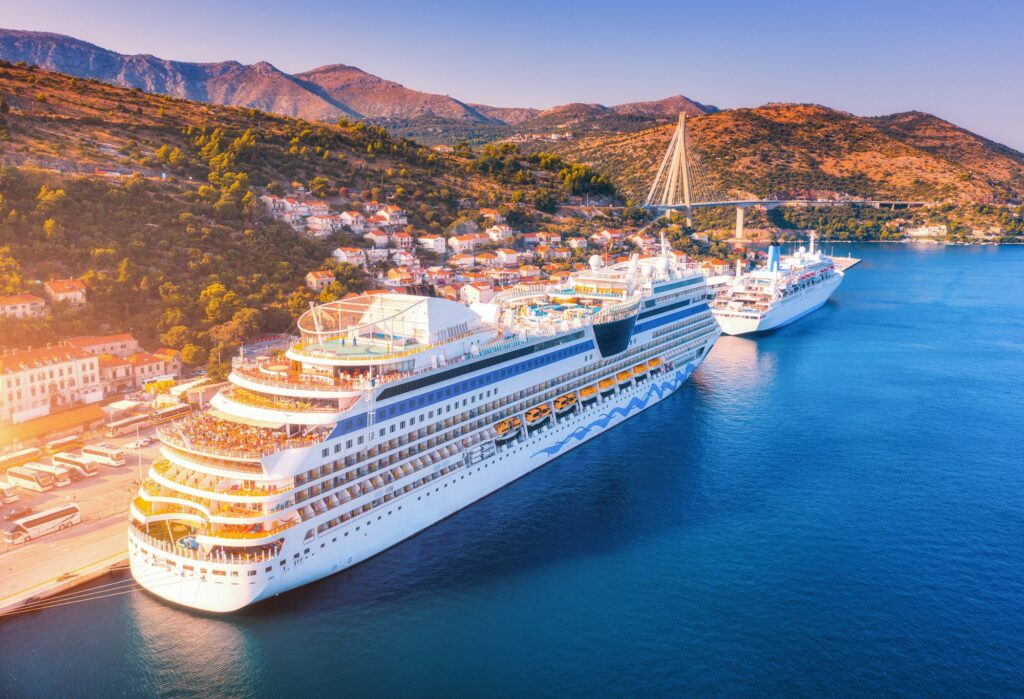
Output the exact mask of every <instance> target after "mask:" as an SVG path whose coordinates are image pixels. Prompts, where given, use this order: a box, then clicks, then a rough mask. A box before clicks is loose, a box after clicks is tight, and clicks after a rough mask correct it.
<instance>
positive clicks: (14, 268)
mask: <svg viewBox="0 0 1024 699" xmlns="http://www.w3.org/2000/svg"><path fill="white" fill-rule="evenodd" d="M21 285H22V279H21V265H20V264H19V263H18V261H17V260H16V259H14V256H13V255H12V254H11V249H10V248H9V247H7V246H6V245H5V246H4V247H2V248H0V294H16V293H18V292H19V291H21Z"/></svg>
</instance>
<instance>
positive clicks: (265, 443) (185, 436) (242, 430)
mask: <svg viewBox="0 0 1024 699" xmlns="http://www.w3.org/2000/svg"><path fill="white" fill-rule="evenodd" d="M328 433H329V430H327V429H318V430H314V431H312V432H309V433H307V434H305V435H301V436H298V437H288V436H285V435H284V434H283V433H281V432H278V431H276V430H270V429H261V428H255V427H248V426H243V425H241V424H237V425H236V424H235V423H231V422H228V421H222V420H215V419H213V418H212V417H209V416H208V415H205V414H203V413H200V414H192V415H191V416H189V417H187V418H185V419H183V420H179V421H177V422H175V423H173V425H172V426H170V427H167V428H161V429H158V430H157V435H158V436H159V438H160V439H161V440H162V441H164V442H166V443H168V444H171V445H172V446H175V447H177V448H179V449H184V450H186V451H196V452H198V453H200V454H213V455H215V456H227V457H234V458H242V459H260V458H262V457H264V456H267V455H269V454H275V453H277V452H279V451H283V450H285V449H298V448H305V447H310V446H313V445H314V444H319V443H320V442H322V441H323V440H324V438H325V437H326V436H327V435H328ZM253 444H255V445H257V447H258V448H256V449H253V448H251V446H252V445H253Z"/></svg>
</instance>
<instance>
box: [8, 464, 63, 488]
mask: <svg viewBox="0 0 1024 699" xmlns="http://www.w3.org/2000/svg"><path fill="white" fill-rule="evenodd" d="M7 480H9V481H10V482H11V483H13V484H14V485H16V486H18V487H19V488H24V489H25V490H36V491H38V492H40V493H41V492H43V491H44V490H50V489H51V488H53V476H51V475H50V474H49V473H44V472H42V471H33V470H29V469H27V468H22V467H21V466H19V467H18V468H9V469H7Z"/></svg>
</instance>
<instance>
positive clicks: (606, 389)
mask: <svg viewBox="0 0 1024 699" xmlns="http://www.w3.org/2000/svg"><path fill="white" fill-rule="evenodd" d="M598 385H600V386H601V395H602V396H610V395H611V394H612V393H614V392H615V379H613V378H610V377H609V378H607V379H601V381H600V382H599V384H598Z"/></svg>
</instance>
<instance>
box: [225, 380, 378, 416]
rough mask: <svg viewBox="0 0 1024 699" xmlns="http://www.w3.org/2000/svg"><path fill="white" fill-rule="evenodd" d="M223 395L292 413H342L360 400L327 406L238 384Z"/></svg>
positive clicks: (348, 400)
mask: <svg viewBox="0 0 1024 699" xmlns="http://www.w3.org/2000/svg"><path fill="white" fill-rule="evenodd" d="M223 395H224V397H225V398H227V399H228V400H231V401H234V402H235V403H241V404H243V405H250V406H252V407H254V408H263V409H265V410H276V411H280V412H291V413H332V414H333V413H341V412H344V411H345V410H347V409H348V408H350V407H351V406H352V404H353V403H355V402H356V401H357V400H358V397H357V396H353V397H350V398H348V399H347V400H346V401H345V402H344V404H343V402H342V400H339V401H337V403H336V404H335V405H332V406H325V405H320V404H318V403H311V402H309V401H306V400H301V399H298V398H289V397H287V396H267V395H265V394H262V393H256V392H255V391H250V390H249V389H247V388H241V387H238V386H236V387H234V388H231V389H228V390H226V391H224V394H223ZM318 400H319V399H318ZM343 400H344V399H343Z"/></svg>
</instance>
